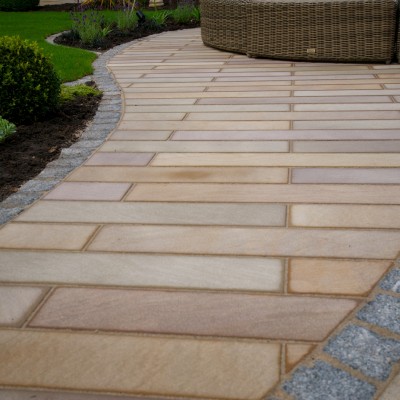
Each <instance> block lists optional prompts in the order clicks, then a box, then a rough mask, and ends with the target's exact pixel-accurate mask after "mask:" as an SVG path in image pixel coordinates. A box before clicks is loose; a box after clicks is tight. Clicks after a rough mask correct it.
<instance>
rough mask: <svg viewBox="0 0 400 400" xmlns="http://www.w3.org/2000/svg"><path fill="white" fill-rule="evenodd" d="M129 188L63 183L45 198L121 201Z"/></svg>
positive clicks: (116, 185) (86, 183)
mask: <svg viewBox="0 0 400 400" xmlns="http://www.w3.org/2000/svg"><path fill="white" fill-rule="evenodd" d="M130 187H131V185H130V184H127V183H101V182H92V183H88V182H85V183H81V182H63V183H61V184H60V185H59V186H57V187H56V188H55V189H53V190H52V191H51V192H50V193H49V194H47V195H46V196H45V198H46V199H48V200H108V201H112V200H114V201H118V200H121V199H122V198H123V197H124V195H125V193H126V192H127V191H128V190H129V188H130Z"/></svg>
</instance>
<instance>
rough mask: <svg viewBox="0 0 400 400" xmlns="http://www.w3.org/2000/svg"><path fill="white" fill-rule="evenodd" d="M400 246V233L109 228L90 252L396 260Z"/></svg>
mask: <svg viewBox="0 0 400 400" xmlns="http://www.w3.org/2000/svg"><path fill="white" fill-rule="evenodd" d="M399 240H400V232H390V231H382V230H380V231H360V230H345V231H344V230H334V229H330V230H325V229H284V228H228V227H201V226H196V227H176V226H162V225H161V226H156V225H154V226H130V225H127V226H121V225H119V226H118V225H108V226H106V227H104V228H103V229H102V230H101V231H100V233H99V234H98V235H97V237H96V238H95V239H94V241H93V242H92V243H91V245H90V246H89V250H91V251H112V252H116V251H117V252H118V251H126V252H142V253H177V254H210V255H259V256H299V257H342V258H381V259H392V258H394V257H395V256H396V255H397V253H398V244H399ZM349 243H350V244H351V245H349Z"/></svg>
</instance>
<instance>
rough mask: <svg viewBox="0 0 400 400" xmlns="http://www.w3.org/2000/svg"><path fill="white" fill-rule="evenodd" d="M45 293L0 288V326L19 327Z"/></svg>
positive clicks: (31, 288) (32, 288) (43, 291)
mask: <svg viewBox="0 0 400 400" xmlns="http://www.w3.org/2000/svg"><path fill="white" fill-rule="evenodd" d="M1 264H3V261H1ZM45 293H46V289H44V288H39V287H26V286H0V326H1V325H5V326H19V325H20V324H21V323H23V322H24V320H25V318H26V316H27V315H28V314H29V312H31V311H32V310H33V308H34V307H35V306H36V305H37V304H38V302H39V301H40V299H41V298H42V297H43V296H44V294H45ZM0 398H1V396H0Z"/></svg>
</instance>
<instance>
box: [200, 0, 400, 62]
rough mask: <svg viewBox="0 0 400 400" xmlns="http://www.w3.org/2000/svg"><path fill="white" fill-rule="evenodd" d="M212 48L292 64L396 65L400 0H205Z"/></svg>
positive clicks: (205, 30)
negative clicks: (325, 62) (315, 62)
mask: <svg viewBox="0 0 400 400" xmlns="http://www.w3.org/2000/svg"><path fill="white" fill-rule="evenodd" d="M200 6H201V33H202V38H203V42H204V43H205V44H206V45H209V46H212V47H216V48H219V49H222V50H228V51H233V52H238V53H244V54H247V55H248V56H250V57H268V58H279V59H292V60H313V61H334V62H335V61H336V62H386V63H389V62H391V61H392V59H393V56H394V52H395V42H396V40H395V36H396V23H397V22H396V14H397V1H395V0H201V2H200Z"/></svg>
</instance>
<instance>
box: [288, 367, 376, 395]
mask: <svg viewBox="0 0 400 400" xmlns="http://www.w3.org/2000/svg"><path fill="white" fill-rule="evenodd" d="M282 389H283V390H284V391H285V392H286V393H288V394H290V395H292V396H293V397H294V399H296V400H370V399H373V397H374V394H375V392H376V388H375V387H374V386H373V385H371V384H369V383H367V382H363V381H361V380H360V379H357V378H355V377H354V376H352V375H350V374H348V373H347V372H345V371H342V370H340V369H338V368H335V367H333V366H332V365H330V364H328V363H326V362H324V361H316V362H315V364H314V365H313V366H312V367H306V366H301V367H299V368H297V369H296V370H295V372H294V373H293V375H292V377H291V379H290V380H288V381H286V382H284V383H283V385H282Z"/></svg>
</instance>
